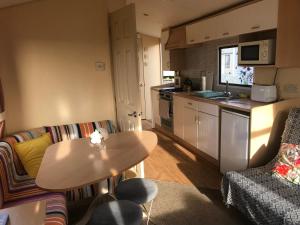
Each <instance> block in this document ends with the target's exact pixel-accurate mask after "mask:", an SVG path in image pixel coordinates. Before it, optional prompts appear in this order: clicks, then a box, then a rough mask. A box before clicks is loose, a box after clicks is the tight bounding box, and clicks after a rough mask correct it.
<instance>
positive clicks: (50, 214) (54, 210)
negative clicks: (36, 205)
mask: <svg viewBox="0 0 300 225" xmlns="http://www.w3.org/2000/svg"><path fill="white" fill-rule="evenodd" d="M67 224H68V210H67V205H66V200H65V197H64V195H62V194H52V195H50V196H49V198H47V199H46V217H45V223H44V225H67Z"/></svg>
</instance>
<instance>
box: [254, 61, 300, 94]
mask: <svg viewBox="0 0 300 225" xmlns="http://www.w3.org/2000/svg"><path fill="white" fill-rule="evenodd" d="M275 74H276V69H275V68H268V67H266V68H264V67H261V68H259V67H258V68H256V69H255V77H254V82H255V83H256V84H264V85H270V84H273V82H274V76H275ZM275 83H276V85H277V88H278V96H279V98H280V99H291V98H300V68H281V69H278V72H277V76H276V82H275Z"/></svg>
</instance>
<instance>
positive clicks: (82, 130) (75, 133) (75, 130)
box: [46, 120, 116, 143]
mask: <svg viewBox="0 0 300 225" xmlns="http://www.w3.org/2000/svg"><path fill="white" fill-rule="evenodd" d="M99 128H105V129H106V130H107V131H108V133H110V134H111V133H116V129H115V127H114V126H113V124H112V122H111V121H109V120H106V121H100V122H90V123H76V124H69V125H61V126H51V127H46V131H47V132H50V134H51V137H52V140H53V143H57V142H59V141H65V140H73V139H77V138H86V137H89V136H90V135H91V133H93V132H94V131H95V130H96V129H99Z"/></svg>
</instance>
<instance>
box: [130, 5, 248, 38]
mask: <svg viewBox="0 0 300 225" xmlns="http://www.w3.org/2000/svg"><path fill="white" fill-rule="evenodd" d="M245 1H247V0H151V1H149V0H127V1H126V2H127V4H128V3H135V5H136V17H137V29H138V31H139V32H141V33H145V34H149V35H153V36H160V31H161V29H162V28H166V27H170V26H174V25H178V24H181V23H183V22H186V21H190V20H193V19H196V18H199V17H202V16H204V15H207V14H209V13H212V12H214V11H217V10H221V9H224V8H226V7H229V6H232V5H235V4H238V3H243V2H245ZM144 13H146V14H148V15H149V16H144Z"/></svg>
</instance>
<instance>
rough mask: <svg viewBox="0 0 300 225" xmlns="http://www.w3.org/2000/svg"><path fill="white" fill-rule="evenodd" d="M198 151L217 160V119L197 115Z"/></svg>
mask: <svg viewBox="0 0 300 225" xmlns="http://www.w3.org/2000/svg"><path fill="white" fill-rule="evenodd" d="M197 122H198V145H197V147H198V149H199V150H201V151H202V152H204V153H206V154H208V155H209V156H211V157H213V158H214V159H217V160H218V159H219V117H216V116H213V115H209V114H206V113H202V112H199V113H198V118H197Z"/></svg>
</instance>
